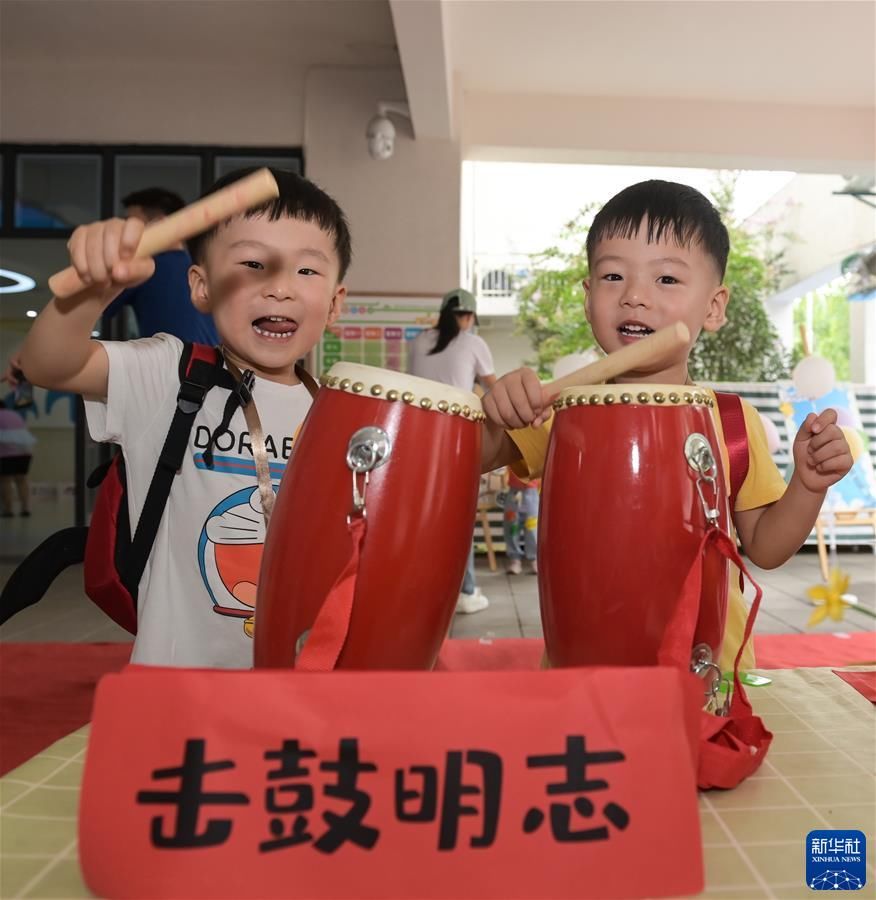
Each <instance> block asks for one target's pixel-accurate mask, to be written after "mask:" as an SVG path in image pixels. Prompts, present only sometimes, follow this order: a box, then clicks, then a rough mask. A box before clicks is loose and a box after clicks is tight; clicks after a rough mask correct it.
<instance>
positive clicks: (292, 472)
mask: <svg viewBox="0 0 876 900" xmlns="http://www.w3.org/2000/svg"><path fill="white" fill-rule="evenodd" d="M482 416H483V414H482V412H481V407H480V402H479V400H478V398H477V397H476V396H475V395H473V394H470V393H468V392H465V391H460V390H457V389H455V388H452V387H448V386H446V385H443V384H439V383H437V382H432V381H428V380H426V379H422V378H414V377H412V376H407V375H402V374H399V373H397V372H391V371H388V370H384V369H378V368H374V367H371V366H360V365H354V364H349V363H338V364H337V365H335V366H334V367H333V368H332V369H331V371H330V372H329V373H328V375H327V376H325V377H324V379H323V387H322V389H321V390H320V392H319V394H318V395H317V397H316V400H315V401H314V404H313V407H312V408H311V410H310V412H309V414H308V416H307V418H306V419H305V422H304V425H303V427H302V430H301V433H300V435H299V437H298V440H297V441H296V444H295V447H294V450H293V453H292V457H291V459H290V461H289V464H288V466H287V468H286V472H285V474H284V475H283V480H282V482H281V485H280V492H279V495H278V497H277V502H276V504H275V506H274V510H273V514H272V518H271V527H270V529H269V531H268V537H267V541H266V543H265V548H264V555H263V557H262V568H261V574H260V578H259V591H258V603H257V607H256V628H255V664H256V666H257V667H280V666H292V665H294V663H295V657H296V653H297V652H298V651H297V649H296V648H297V647H299V648H300V646H301V645H302V644H301V641H302V637H303V636H304V637H305V639H306V633H307V632H308V631H309V629H310V628H311V627H312V625H313V622H314V620H315V618H316V616H317V613H318V612H319V610H320V608H321V607H322V604H323V602H324V601H325V598H326V596H327V594H328V593H329V591H330V589H331V587H332V585H333V583H334V582H335V580H336V578H337V577H338V575H339V573H340V572H341V571H342V570H343V568H344V566H345V564H346V563H347V561H348V560H349V558H350V552H351V536H350V533H349V531H348V527H347V516H348V515H349V514H350V513H351V511H352V500H353V496H352V481H353V472H352V469H351V468H350V467H349V466H348V463H347V454H348V449H349V443H350V439H351V437H352V436H353V435H354V434H356V433H357V432H359V431H360V429H363V428H368V427H376V428H379V429H380V430H381V431H382V432H383V433H385V435H386V436H387V437H388V440H389V444H390V451H389V453H388V454H387V456H386V459H385V461H384V463H383V464H382V465H380V466H378V467H377V468H374V469H373V470H372V471H371V472H370V473H369V483H368V485H367V488H365V511H366V517H367V518H366V522H367V525H366V532H365V537H364V540H363V542H362V550H361V557H360V560H359V567H358V573H357V582H356V589H355V594H354V600H353V611H352V616H351V619H350V626H349V631H348V634H347V639H346V641H345V643H344V645H343V650H342V652H341V655H340V657H339V659H338V663H337V667H338V668H346V669H431V668H432V666H433V665H434V663H435V660H436V658H437V656H438V651H439V649H440V647H441V644H442V642H443V640H444V638H445V636H446V635H447V631H448V628H449V626H450V621H451V618H452V616H453V612H454V609H455V606H456V601H457V598H458V596H459V590H460V585H461V584H462V578H463V574H464V570H465V564H466V560H467V557H468V553H469V547H470V545H471V537H472V528H473V523H474V518H475V511H476V506H477V496H478V485H479V479H480V464H481V459H480V456H481V453H480V447H481V424H480V422H481V420H482ZM360 486H361V479H360Z"/></svg>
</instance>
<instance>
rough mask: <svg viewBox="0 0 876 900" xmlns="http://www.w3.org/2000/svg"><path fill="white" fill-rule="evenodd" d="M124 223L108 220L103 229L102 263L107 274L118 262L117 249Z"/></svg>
mask: <svg viewBox="0 0 876 900" xmlns="http://www.w3.org/2000/svg"><path fill="white" fill-rule="evenodd" d="M124 225H125V223H124V222H123V221H122V220H121V219H110V220H109V221H108V222H107V223H106V226H105V227H104V229H103V261H104V263H105V264H106V268H107V272H110V273H111V272H112V270H113V266H114V265H115V264H116V263H117V262H118V261H119V248H120V246H121V240H122V229H123V228H124Z"/></svg>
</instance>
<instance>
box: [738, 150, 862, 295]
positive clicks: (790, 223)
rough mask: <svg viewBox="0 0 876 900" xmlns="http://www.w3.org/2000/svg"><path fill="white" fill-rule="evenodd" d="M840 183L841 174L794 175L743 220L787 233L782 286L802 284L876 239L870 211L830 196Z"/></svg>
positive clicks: (856, 202) (858, 203)
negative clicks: (777, 227)
mask: <svg viewBox="0 0 876 900" xmlns="http://www.w3.org/2000/svg"><path fill="white" fill-rule="evenodd" d="M871 169H872V165H871ZM844 184H845V179H844V178H843V177H842V176H841V175H798V176H797V177H796V178H794V179H793V180H791V181H790V182H788V184H787V185H785V187H784V188H782V190H780V191H779V192H778V193H777V194H776V195H775V196H774V197H772V198H771V199H770V200H769V202H767V203H766V204H764V205H763V206H762V207H761V208H760V209H759V210H757V212H755V213H754V215H752V216H750V217H749V219H748V222H750V223H751V224H753V225H755V226H756V225H757V224H758V223H763V222H770V221H773V222H779V223H781V229H782V231H787V232H788V233H790V235H791V237H790V238H789V240H788V241H787V245H786V246H787V250H786V254H785V259H786V261H787V264H788V266H789V267H790V269H791V273H790V274H789V276H788V278H787V279H786V285H787V284H796V283H797V282H799V281H804V280H806V279H807V278H809V277H810V276H811V275H813V274H815V273H816V272H820V271H821V270H823V269H827V268H828V267H829V266H831V265H832V264H834V263H837V262H840V261H841V260H843V259H845V257H847V256H849V255H850V254H852V253H854V252H855V251H856V250H858V249H860V248H861V247H863V246H865V245H866V244H869V243H871V242H873V241H874V240H876V210H874V209H873V208H872V207H870V206H867V205H866V204H864V203H862V202H861V201H860V200H856V199H855V198H854V197H850V196H834V193H833V192H834V191H838V190H840V189H841V188H842V187H843V185H844ZM868 199H872V198H868Z"/></svg>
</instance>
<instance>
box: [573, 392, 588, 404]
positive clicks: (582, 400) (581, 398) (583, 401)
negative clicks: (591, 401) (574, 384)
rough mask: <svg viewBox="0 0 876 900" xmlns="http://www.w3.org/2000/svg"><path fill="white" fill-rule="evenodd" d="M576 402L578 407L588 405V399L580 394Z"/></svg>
mask: <svg viewBox="0 0 876 900" xmlns="http://www.w3.org/2000/svg"><path fill="white" fill-rule="evenodd" d="M575 402H576V403H577V404H578V406H586V405H587V397H586V396H585V395H584V394H578V396H577V397H576V398H575Z"/></svg>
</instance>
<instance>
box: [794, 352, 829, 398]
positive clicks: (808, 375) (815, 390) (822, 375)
mask: <svg viewBox="0 0 876 900" xmlns="http://www.w3.org/2000/svg"><path fill="white" fill-rule="evenodd" d="M791 378H792V379H793V381H794V387H795V388H797V393H798V394H800V396H801V397H805V398H806V399H807V400H817V399H818V398H819V397H823V396H824V395H825V394H828V393H830V392H831V391H832V390H833V389H834V386H835V385H836V372H835V371H834V368H833V364H832V363H831V362H830V361H829V360H826V359H825V358H824V357H823V356H807V357H805V358H804V359H801V360H800V362H798V363H797V365H796V366H794V372H793V374H792V375H791Z"/></svg>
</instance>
